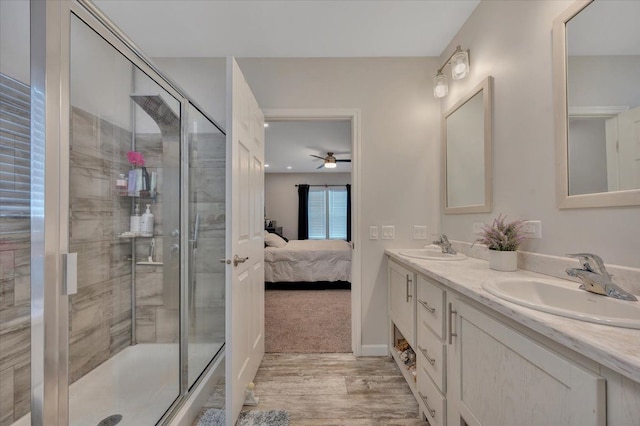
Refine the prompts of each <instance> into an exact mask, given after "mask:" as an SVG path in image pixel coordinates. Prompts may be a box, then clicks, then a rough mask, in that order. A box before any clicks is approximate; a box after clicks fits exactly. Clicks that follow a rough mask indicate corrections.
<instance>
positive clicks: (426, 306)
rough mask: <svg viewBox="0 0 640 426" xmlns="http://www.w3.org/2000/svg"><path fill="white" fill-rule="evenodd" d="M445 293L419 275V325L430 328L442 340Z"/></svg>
mask: <svg viewBox="0 0 640 426" xmlns="http://www.w3.org/2000/svg"><path fill="white" fill-rule="evenodd" d="M444 295H445V292H444V290H442V289H441V288H440V287H438V286H436V285H435V284H433V283H431V282H430V281H429V280H428V279H427V278H425V277H423V276H421V275H418V303H417V310H418V323H419V324H424V325H425V326H427V327H429V328H430V329H431V330H433V332H434V333H435V334H436V336H438V337H439V338H440V339H442V337H443V336H444V326H445V320H444V307H445V296H444Z"/></svg>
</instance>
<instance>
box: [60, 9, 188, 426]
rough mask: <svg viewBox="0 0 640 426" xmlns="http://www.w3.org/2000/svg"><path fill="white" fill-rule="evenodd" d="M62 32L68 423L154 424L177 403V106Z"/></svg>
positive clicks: (79, 29)
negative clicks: (71, 257)
mask: <svg viewBox="0 0 640 426" xmlns="http://www.w3.org/2000/svg"><path fill="white" fill-rule="evenodd" d="M70 25H71V27H70V28H71V34H70V36H71V44H70V57H71V61H70V111H69V115H70V140H69V152H68V155H69V188H68V208H69V224H68V229H69V233H68V247H69V253H77V292H76V293H75V294H74V293H73V292H72V294H71V295H70V296H69V303H68V305H69V347H68V351H69V352H68V353H69V363H68V377H69V424H70V425H96V424H99V423H100V422H102V421H105V422H106V424H116V423H117V422H118V421H121V423H122V424H136V425H138V424H139V425H143V424H144V425H151V424H155V423H157V422H159V421H160V420H161V419H162V418H163V416H164V415H165V412H166V411H167V410H168V409H169V408H170V407H171V406H172V404H173V403H174V402H175V401H176V400H177V399H178V398H179V397H180V395H181V386H180V347H179V343H180V256H181V228H180V206H181V204H180V182H181V180H180V170H181V169H180V146H181V145H180V134H181V133H180V131H181V119H180V115H181V113H180V111H181V105H180V102H179V100H178V99H176V97H174V96H173V95H172V94H170V93H169V92H168V91H167V90H165V89H163V88H162V87H161V86H160V85H159V84H158V83H156V82H155V81H154V80H152V79H151V78H150V77H149V76H148V75H147V74H145V73H143V72H142V71H141V69H140V68H138V67H137V66H136V65H135V64H134V63H132V62H131V61H130V60H129V59H127V58H126V57H125V56H124V55H123V54H122V53H120V52H119V51H118V50H116V49H115V48H114V47H113V46H112V45H110V44H109V43H107V41H106V40H105V39H104V38H103V37H102V36H101V35H100V34H98V33H97V32H96V31H94V30H93V29H92V28H90V27H89V26H88V25H87V24H85V22H83V21H82V20H81V19H80V18H78V17H76V16H75V15H72V16H71V22H70ZM63 206H64V202H63ZM62 208H64V207H62ZM147 209H148V210H149V211H150V212H151V214H152V215H153V218H152V219H151V218H149V216H148V215H146V214H145V211H146V210H147ZM142 215H144V216H142ZM141 221H142V222H143V224H144V223H147V222H149V221H151V222H152V224H151V226H152V231H151V232H144V231H145V230H143V229H141V228H140V227H141V225H140V222H141Z"/></svg>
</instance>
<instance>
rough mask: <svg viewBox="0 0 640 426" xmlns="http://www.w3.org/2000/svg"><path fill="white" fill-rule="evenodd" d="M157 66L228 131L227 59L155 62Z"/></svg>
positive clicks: (189, 59)
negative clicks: (226, 104)
mask: <svg viewBox="0 0 640 426" xmlns="http://www.w3.org/2000/svg"><path fill="white" fill-rule="evenodd" d="M153 62H154V63H155V64H156V65H157V66H158V67H159V68H160V69H161V70H162V71H163V72H164V73H165V74H167V75H168V76H169V78H170V79H172V80H173V81H175V82H176V83H177V84H178V86H180V88H181V89H183V90H184V91H185V92H186V93H187V94H188V95H189V97H190V98H191V99H193V100H194V101H195V102H196V103H197V104H198V106H200V107H201V108H202V109H203V110H204V112H205V113H206V114H207V115H209V116H210V117H211V118H213V119H214V120H215V121H216V122H217V123H218V124H220V125H221V126H222V127H224V124H225V120H226V106H225V99H226V96H227V83H226V77H225V75H226V74H225V73H226V69H227V68H226V62H225V59H224V58H153Z"/></svg>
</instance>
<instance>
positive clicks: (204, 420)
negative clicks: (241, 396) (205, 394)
mask: <svg viewBox="0 0 640 426" xmlns="http://www.w3.org/2000/svg"><path fill="white" fill-rule="evenodd" d="M224 420H225V415H224V410H220V409H218V408H209V409H208V410H207V411H205V412H204V414H203V415H202V417H200V420H199V421H198V426H224ZM288 425H289V413H288V412H287V411H283V410H269V411H261V410H253V411H243V412H241V413H240V416H238V421H237V422H236V426H288Z"/></svg>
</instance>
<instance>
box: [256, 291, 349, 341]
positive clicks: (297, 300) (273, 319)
mask: <svg viewBox="0 0 640 426" xmlns="http://www.w3.org/2000/svg"><path fill="white" fill-rule="evenodd" d="M264 308H265V309H264V311H265V312H264V316H265V332H264V334H265V351H266V352H267V353H320V352H351V291H350V290H267V291H265V296H264Z"/></svg>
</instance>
